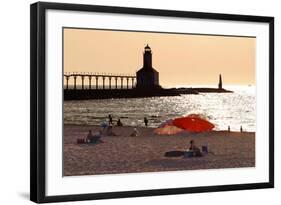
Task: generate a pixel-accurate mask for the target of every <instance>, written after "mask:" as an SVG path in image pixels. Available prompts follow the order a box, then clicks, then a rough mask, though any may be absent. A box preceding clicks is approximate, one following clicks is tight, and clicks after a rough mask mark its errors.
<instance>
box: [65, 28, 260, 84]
mask: <svg viewBox="0 0 281 205" xmlns="http://www.w3.org/2000/svg"><path fill="white" fill-rule="evenodd" d="M147 43H148V44H149V46H150V47H151V49H152V64H153V67H154V69H156V70H157V71H158V72H159V81H160V85H162V86H163V87H173V86H181V85H217V84H218V76H219V74H222V77H223V83H224V84H229V85H237V84H238V85H248V84H255V62H256V59H255V51H256V39H255V38H249V37H230V36H227V37H226V36H208V35H188V34H167V33H147V32H131V31H105V30H94V29H93V30H91V29H70V28H65V29H64V72H98V73H122V74H135V73H136V71H137V70H139V69H140V68H141V67H142V64H143V50H144V46H145V45H146V44H147Z"/></svg>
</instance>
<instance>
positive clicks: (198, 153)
mask: <svg viewBox="0 0 281 205" xmlns="http://www.w3.org/2000/svg"><path fill="white" fill-rule="evenodd" d="M189 150H191V151H193V156H195V157H201V156H202V153H201V151H200V149H199V148H198V147H197V146H196V145H195V143H194V140H190V147H189Z"/></svg>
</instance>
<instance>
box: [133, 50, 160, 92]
mask: <svg viewBox="0 0 281 205" xmlns="http://www.w3.org/2000/svg"><path fill="white" fill-rule="evenodd" d="M160 87H161V86H160V85H159V73H158V72H157V71H156V70H155V69H154V68H153V67H152V51H151V48H150V47H149V45H146V46H145V48H144V52H143V67H142V68H141V69H140V70H139V71H138V72H137V88H160Z"/></svg>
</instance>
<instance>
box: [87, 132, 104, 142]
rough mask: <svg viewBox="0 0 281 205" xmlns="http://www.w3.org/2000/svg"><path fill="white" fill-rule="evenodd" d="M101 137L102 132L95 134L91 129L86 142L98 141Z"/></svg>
mask: <svg viewBox="0 0 281 205" xmlns="http://www.w3.org/2000/svg"><path fill="white" fill-rule="evenodd" d="M100 138H101V133H99V134H96V135H93V134H92V130H89V132H88V135H87V137H86V140H85V141H86V142H90V143H95V142H98V141H99V140H100Z"/></svg>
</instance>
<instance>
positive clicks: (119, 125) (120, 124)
mask: <svg viewBox="0 0 281 205" xmlns="http://www.w3.org/2000/svg"><path fill="white" fill-rule="evenodd" d="M117 126H118V127H122V126H123V123H122V122H121V120H120V119H118V121H117Z"/></svg>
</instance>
